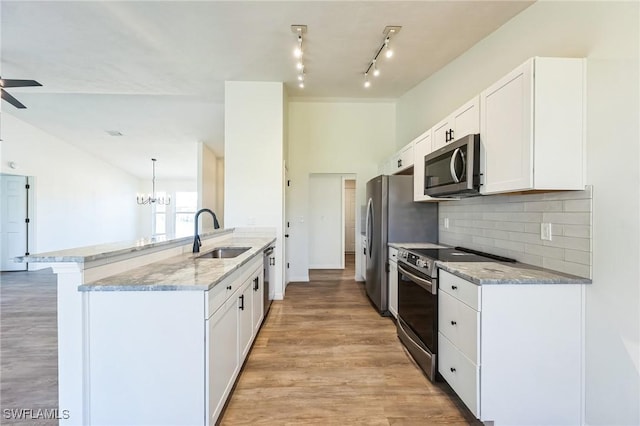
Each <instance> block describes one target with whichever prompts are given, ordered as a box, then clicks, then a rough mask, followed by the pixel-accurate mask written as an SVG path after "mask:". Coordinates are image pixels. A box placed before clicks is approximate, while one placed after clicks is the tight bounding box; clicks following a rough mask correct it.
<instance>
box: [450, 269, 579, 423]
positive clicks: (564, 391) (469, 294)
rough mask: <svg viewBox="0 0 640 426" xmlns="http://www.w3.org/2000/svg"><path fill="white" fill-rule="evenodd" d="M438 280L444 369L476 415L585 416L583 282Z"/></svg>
mask: <svg viewBox="0 0 640 426" xmlns="http://www.w3.org/2000/svg"><path fill="white" fill-rule="evenodd" d="M438 287H439V294H438V356H439V360H438V371H439V372H440V374H441V375H442V377H443V378H444V379H445V380H446V381H447V383H449V385H450V386H451V388H452V389H453V390H454V391H455V392H456V394H457V395H458V396H459V397H460V399H461V400H462V402H464V404H465V405H466V406H467V407H468V408H469V410H470V411H471V412H472V413H473V414H474V415H475V416H476V417H477V418H478V419H480V420H481V421H483V422H494V424H495V425H496V426H499V425H503V424H504V425H514V424H517V425H557V424H583V422H584V419H583V418H582V409H581V406H582V394H583V385H582V375H583V374H582V372H583V369H584V365H583V358H582V353H583V346H584V341H583V333H582V329H583V320H582V318H583V316H584V315H583V302H582V300H583V292H584V285H582V284H516V283H513V284H509V283H507V284H495V285H482V286H478V285H476V284H474V283H472V282H469V281H467V280H464V279H462V278H460V277H458V276H455V275H453V274H450V273H448V272H446V271H443V270H440V271H439V285H438Z"/></svg>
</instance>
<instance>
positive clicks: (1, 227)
mask: <svg viewBox="0 0 640 426" xmlns="http://www.w3.org/2000/svg"><path fill="white" fill-rule="evenodd" d="M0 187H1V189H2V191H1V195H0V198H1V200H0V216H1V219H0V222H1V223H0V238H1V240H2V243H1V247H0V250H1V253H2V256H1V257H2V261H1V262H0V269H1V270H2V271H25V270H26V269H27V266H28V265H27V264H26V263H16V262H14V261H13V258H14V257H17V256H24V255H26V254H27V253H29V228H30V223H29V222H30V219H29V190H30V185H29V178H28V177H27V176H17V175H5V174H2V175H0Z"/></svg>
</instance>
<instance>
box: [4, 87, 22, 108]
mask: <svg viewBox="0 0 640 426" xmlns="http://www.w3.org/2000/svg"><path fill="white" fill-rule="evenodd" d="M0 92H1V93H2V99H4V100H5V101H7V102H9V103H10V104H11V105H13V106H14V107H16V108H20V109H24V108H26V106H24V105H22V104H21V103H20V101H18V100H17V99H16V98H14V97H13V96H11V95H10V94H8V93H7V92H5V91H4V89H0Z"/></svg>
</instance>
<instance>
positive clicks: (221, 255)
mask: <svg viewBox="0 0 640 426" xmlns="http://www.w3.org/2000/svg"><path fill="white" fill-rule="evenodd" d="M250 248H251V247H216V248H214V249H213V250H212V251H209V252H206V253H204V254H201V255H200V256H198V257H197V259H231V258H233V257H237V256H240V255H241V254H242V253H244V252H245V251H247V250H249V249H250Z"/></svg>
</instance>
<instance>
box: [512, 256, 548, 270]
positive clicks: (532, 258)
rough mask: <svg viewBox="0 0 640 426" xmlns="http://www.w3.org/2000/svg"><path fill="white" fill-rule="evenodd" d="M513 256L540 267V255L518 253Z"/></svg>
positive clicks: (520, 260)
mask: <svg viewBox="0 0 640 426" xmlns="http://www.w3.org/2000/svg"><path fill="white" fill-rule="evenodd" d="M511 257H515V258H516V259H517V260H518V261H519V262H522V263H528V264H529V265H533V266H539V267H542V256H539V255H536V254H530V253H518V254H517V255H516V256H511Z"/></svg>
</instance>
